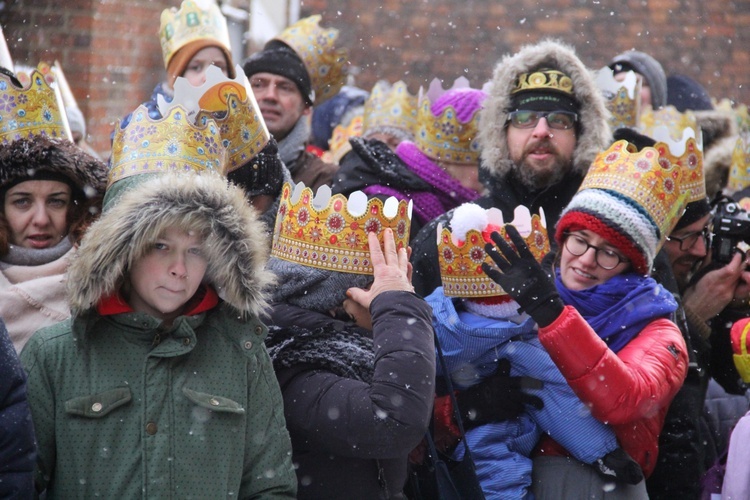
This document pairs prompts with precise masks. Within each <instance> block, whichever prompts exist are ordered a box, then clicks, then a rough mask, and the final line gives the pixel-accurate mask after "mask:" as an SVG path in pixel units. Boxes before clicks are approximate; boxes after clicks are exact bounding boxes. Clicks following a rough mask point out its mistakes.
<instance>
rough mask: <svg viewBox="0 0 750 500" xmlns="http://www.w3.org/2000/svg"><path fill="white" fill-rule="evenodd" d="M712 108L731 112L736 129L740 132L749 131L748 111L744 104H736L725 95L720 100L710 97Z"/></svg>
mask: <svg viewBox="0 0 750 500" xmlns="http://www.w3.org/2000/svg"><path fill="white" fill-rule="evenodd" d="M712 101H713V104H714V109H716V110H717V111H718V110H721V111H727V112H730V113H732V116H734V120H735V122H736V123H737V129H738V130H739V131H740V132H750V113H748V111H747V105H746V104H736V103H733V102H732V101H731V100H730V99H727V98H726V97H725V98H724V99H722V100H720V101H716V100H715V99H712Z"/></svg>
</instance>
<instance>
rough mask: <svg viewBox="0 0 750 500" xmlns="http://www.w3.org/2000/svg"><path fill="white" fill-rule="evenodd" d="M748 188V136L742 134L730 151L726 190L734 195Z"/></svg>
mask: <svg viewBox="0 0 750 500" xmlns="http://www.w3.org/2000/svg"><path fill="white" fill-rule="evenodd" d="M748 186H750V134H749V133H747V132H744V133H742V134H740V135H739V136H738V137H737V142H736V143H735V145H734V150H733V151H732V165H731V166H730V167H729V180H728V181H727V190H728V191H729V192H732V193H735V192H737V191H741V190H743V189H745V188H746V187H748Z"/></svg>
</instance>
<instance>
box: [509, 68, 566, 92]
mask: <svg viewBox="0 0 750 500" xmlns="http://www.w3.org/2000/svg"><path fill="white" fill-rule="evenodd" d="M540 90H547V91H550V90H551V91H555V92H561V93H563V94H568V95H571V96H572V95H574V94H573V80H571V78H570V77H569V76H568V75H566V74H565V73H563V72H562V71H558V70H556V69H538V70H535V71H532V72H530V73H521V74H520V75H519V76H518V81H516V84H515V86H514V87H513V89H512V90H511V91H510V93H511V94H517V93H519V92H527V91H540Z"/></svg>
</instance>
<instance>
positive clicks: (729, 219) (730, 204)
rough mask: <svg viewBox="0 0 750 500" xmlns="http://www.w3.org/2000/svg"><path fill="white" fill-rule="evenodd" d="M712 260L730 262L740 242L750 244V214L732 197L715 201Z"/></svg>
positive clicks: (722, 262)
mask: <svg viewBox="0 0 750 500" xmlns="http://www.w3.org/2000/svg"><path fill="white" fill-rule="evenodd" d="M713 226H714V228H713V236H712V239H711V252H712V260H713V261H714V262H718V263H721V264H728V263H729V262H730V261H731V260H732V257H733V256H734V254H735V252H736V251H737V249H738V248H737V246H738V245H739V244H740V243H745V244H750V214H748V212H747V211H746V210H745V209H743V208H742V207H740V206H739V205H738V204H737V202H735V201H734V200H732V199H731V198H727V197H722V198H720V199H719V200H717V201H715V208H714V219H713Z"/></svg>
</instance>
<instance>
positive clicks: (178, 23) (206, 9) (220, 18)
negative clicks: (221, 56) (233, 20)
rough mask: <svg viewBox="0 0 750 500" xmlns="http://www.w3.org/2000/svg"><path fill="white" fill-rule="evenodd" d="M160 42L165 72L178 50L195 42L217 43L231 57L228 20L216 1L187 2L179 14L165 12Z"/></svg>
mask: <svg viewBox="0 0 750 500" xmlns="http://www.w3.org/2000/svg"><path fill="white" fill-rule="evenodd" d="M159 39H160V40H161V52H162V55H163V56H164V67H165V68H167V67H169V61H171V60H172V57H173V56H174V55H175V54H176V53H177V51H178V50H180V49H181V48H182V47H184V46H185V45H187V44H188V43H190V42H193V41H195V40H204V39H210V40H214V41H215V42H216V43H217V45H219V46H221V47H222V48H223V49H224V50H225V52H227V53H228V54H231V50H230V47H231V43H230V41H229V29H228V28H227V20H226V18H225V17H224V14H222V13H221V10H220V9H219V6H218V5H216V3H215V2H214V1H213V0H203V1H200V0H184V1H183V2H182V4H181V5H180V8H179V10H178V9H176V8H174V7H172V8H170V9H164V10H163V11H162V13H161V26H160V27H159Z"/></svg>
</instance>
